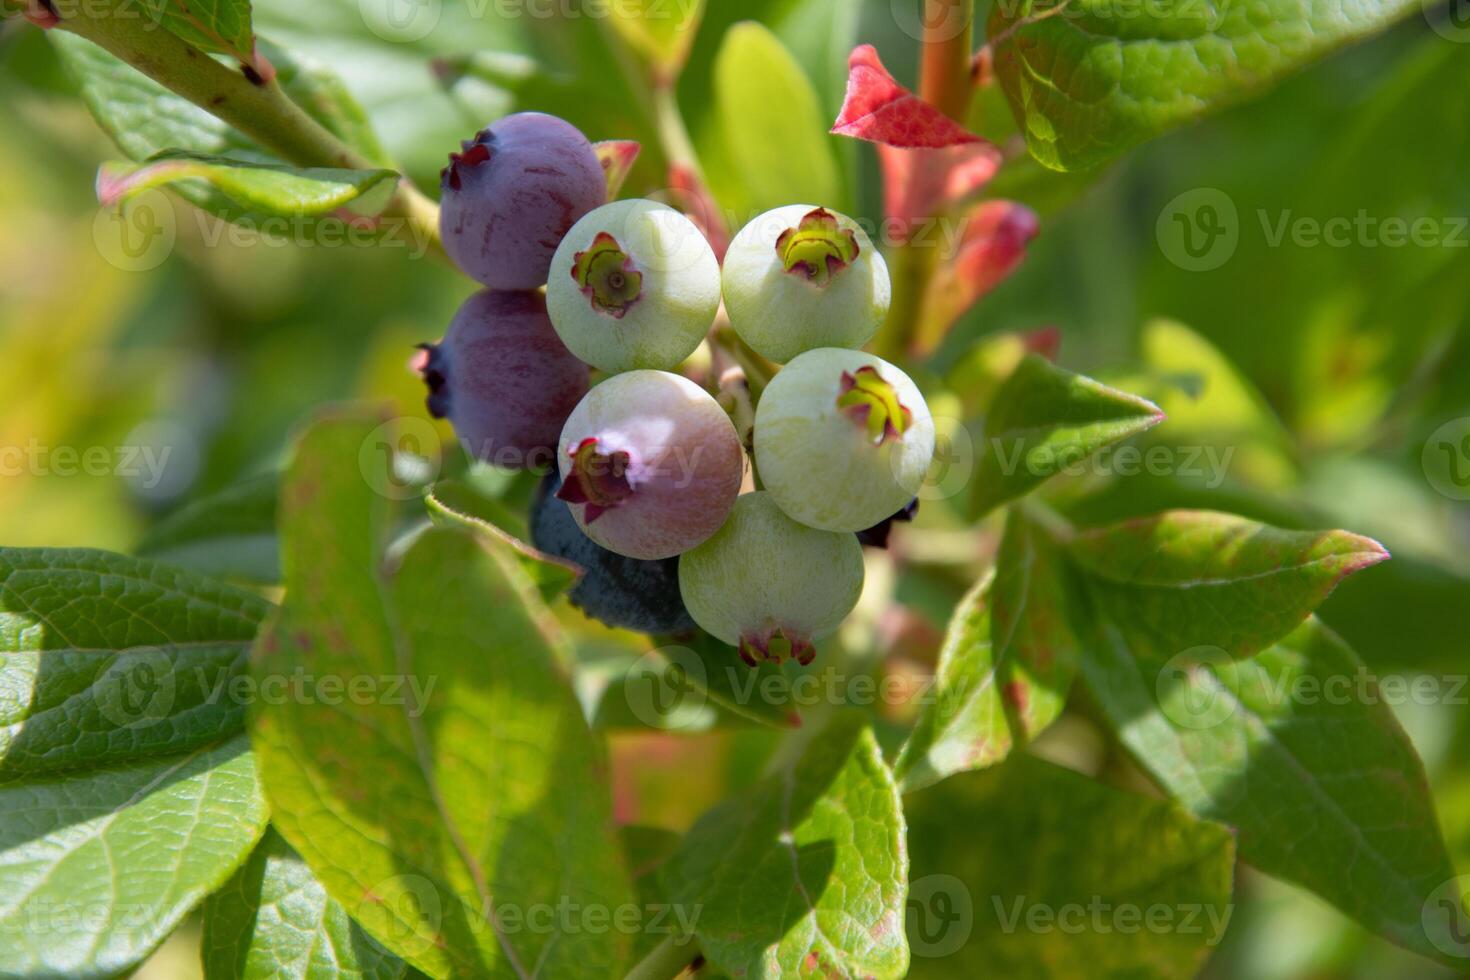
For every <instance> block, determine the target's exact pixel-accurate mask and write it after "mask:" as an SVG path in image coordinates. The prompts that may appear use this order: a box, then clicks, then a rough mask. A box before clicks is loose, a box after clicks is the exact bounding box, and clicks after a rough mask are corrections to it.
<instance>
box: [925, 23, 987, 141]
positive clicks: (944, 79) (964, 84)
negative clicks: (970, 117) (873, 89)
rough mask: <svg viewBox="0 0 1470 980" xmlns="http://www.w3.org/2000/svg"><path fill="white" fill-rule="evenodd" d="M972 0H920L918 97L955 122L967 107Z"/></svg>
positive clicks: (971, 87)
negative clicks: (921, 30) (921, 13)
mask: <svg viewBox="0 0 1470 980" xmlns="http://www.w3.org/2000/svg"><path fill="white" fill-rule="evenodd" d="M974 8H975V4H974V0H924V40H923V45H922V53H921V57H920V63H919V94H920V96H922V97H923V99H924V101H925V102H928V103H929V104H930V105H933V106H935V107H936V108H938V109H939V111H940V112H943V113H944V114H945V115H946V116H949V117H950V118H951V119H954V120H955V121H957V122H959V123H964V121H965V116H966V115H967V114H968V112H969V108H970V96H971V95H972V94H973V92H974V84H973V82H972V78H971V74H970V60H971V56H972V55H971V50H970V49H971V47H972V45H973V43H974V20H975V9H974Z"/></svg>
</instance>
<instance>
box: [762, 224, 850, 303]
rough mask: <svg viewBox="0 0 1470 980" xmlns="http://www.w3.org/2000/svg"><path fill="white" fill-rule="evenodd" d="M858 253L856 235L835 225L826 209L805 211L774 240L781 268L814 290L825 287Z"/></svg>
mask: <svg viewBox="0 0 1470 980" xmlns="http://www.w3.org/2000/svg"><path fill="white" fill-rule="evenodd" d="M861 251H862V249H861V248H859V247H858V240H857V236H856V235H855V234H853V232H852V230H851V229H850V228H843V227H842V226H841V225H839V224H838V223H837V217H836V216H835V215H834V214H832V212H831V211H828V210H827V209H826V208H816V209H815V210H812V211H808V212H807V213H806V214H804V215H802V218H801V221H800V222H798V223H797V225H796V227H794V228H787V229H786V230H785V231H783V232H781V234H780V236H779V237H778V238H777V239H776V255H777V256H779V257H780V259H781V266H782V268H784V269H785V270H786V271H787V272H789V273H791V274H793V275H799V276H803V277H805V278H806V280H807V281H808V282H810V283H811V284H812V285H814V286H818V287H821V286H826V285H827V283H828V282H830V281H831V280H832V278H833V277H834V276H836V275H837V274H838V273H840V272H842V271H843V270H844V269H846V268H847V267H848V266H849V265H850V264H851V263H852V262H853V260H854V259H856V258H857V257H858V253H859V252H861Z"/></svg>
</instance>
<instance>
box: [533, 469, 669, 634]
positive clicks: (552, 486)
mask: <svg viewBox="0 0 1470 980" xmlns="http://www.w3.org/2000/svg"><path fill="white" fill-rule="evenodd" d="M559 489H561V479H560V478H559V477H558V476H557V475H556V473H555V472H553V473H549V474H547V477H546V479H545V480H543V481H542V483H541V486H540V488H539V489H538V490H537V492H536V497H535V499H534V500H532V501H531V542H532V543H533V544H534V545H536V547H537V548H540V549H541V550H542V551H544V552H546V553H548V554H552V555H556V556H557V557H558V558H565V559H566V560H567V561H570V562H573V563H575V564H577V565H580V566H582V568H583V569H584V570H585V571H584V573H583V575H582V579H581V581H579V582H578V583H577V585H576V587H575V588H573V589H572V591H571V592H570V593H568V596H567V597H568V598H569V599H570V600H571V602H572V605H574V606H576V607H577V608H578V609H580V610H582V611H583V612H584V613H586V614H587V615H588V616H591V617H592V618H593V619H596V620H599V621H601V622H603V623H606V624H607V625H609V626H620V627H622V628H623V629H630V630H637V631H638V632H640V633H683V632H686V631H689V630H693V629H694V628H695V626H694V620H693V619H691V618H689V612H688V611H687V610H686V609H685V608H684V600H683V599H682V598H681V597H680V595H679V559H677V558H664V559H662V560H659V561H643V560H640V559H637V558H625V557H624V556H622V555H620V554H617V553H616V552H612V551H608V550H607V549H606V548H604V547H602V546H601V545H599V544H597V542H595V541H593V540H592V539H591V538H589V537H587V535H585V534H583V533H582V529H581V528H580V527H578V526H577V519H576V518H574V517H573V516H572V511H571V508H570V507H568V506H567V504H566V502H565V501H563V500H559V499H557V496H556V492H557V491H558V490H559Z"/></svg>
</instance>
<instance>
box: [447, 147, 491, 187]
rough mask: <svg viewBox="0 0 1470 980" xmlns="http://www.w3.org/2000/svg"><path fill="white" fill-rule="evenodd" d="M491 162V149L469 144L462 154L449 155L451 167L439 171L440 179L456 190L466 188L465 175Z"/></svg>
mask: <svg viewBox="0 0 1470 980" xmlns="http://www.w3.org/2000/svg"><path fill="white" fill-rule="evenodd" d="M489 160H490V147H489V145H488V144H485V143H467V144H465V146H464V150H463V152H461V153H451V154H449V166H447V167H445V168H444V169H443V170H441V171H439V179H440V180H441V181H443V182H444V183H446V184H448V185H449V186H450V187H451V188H453V189H454V190H460V189H461V188H463V187H464V176H463V173H464V171H465V170H466V169H468V168H471V167H478V166H479V165H480V164H482V163H487V162H489Z"/></svg>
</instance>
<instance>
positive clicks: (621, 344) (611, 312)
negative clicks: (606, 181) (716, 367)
mask: <svg viewBox="0 0 1470 980" xmlns="http://www.w3.org/2000/svg"><path fill="white" fill-rule="evenodd" d="M546 306H547V309H549V310H550V311H551V322H552V323H553V324H555V326H556V332H557V333H558V334H560V335H561V339H562V341H563V342H564V343H565V344H566V345H567V347H568V348H569V349H570V350H571V352H572V353H573V354H576V355H577V356H578V357H580V358H581V359H582V360H584V361H586V362H587V363H588V364H591V365H592V366H593V367H595V368H597V369H599V370H602V371H607V372H608V373H610V374H616V373H617V372H619V371H631V370H635V369H653V370H659V371H671V370H673V369H674V368H676V367H678V366H679V364H680V363H681V362H683V361H684V359H685V358H687V357H688V356H689V355H690V354H692V353H694V350H695V348H697V347H698V346H699V344H700V341H702V340H704V337H705V335H706V334H707V333H709V328H710V325H711V324H712V323H714V320H715V313H716V312H717V311H718V310H719V308H720V264H719V261H718V260H716V259H715V253H714V251H713V250H711V248H710V247H709V242H707V241H706V240H705V238H704V236H703V235H702V234H700V231H699V229H698V228H696V227H695V226H694V223H693V222H691V221H690V220H689V219H688V218H686V217H684V215H682V214H680V213H679V212H677V211H675V210H674V209H673V208H671V207H669V206H667V205H665V204H659V203H658V202H657V201H645V200H638V199H630V200H626V201H614V202H613V203H611V204H605V205H603V206H602V207H600V208H597V209H596V210H595V211H592V212H591V213H589V214H587V215H585V216H584V217H583V218H582V219H581V220H580V221H578V222H577V223H576V224H575V225H573V226H572V229H571V231H569V232H567V235H566V237H565V238H563V239H562V242H561V244H560V245H558V246H557V249H556V254H555V256H553V257H552V260H551V278H550V280H548V281H547V283H546Z"/></svg>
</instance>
